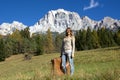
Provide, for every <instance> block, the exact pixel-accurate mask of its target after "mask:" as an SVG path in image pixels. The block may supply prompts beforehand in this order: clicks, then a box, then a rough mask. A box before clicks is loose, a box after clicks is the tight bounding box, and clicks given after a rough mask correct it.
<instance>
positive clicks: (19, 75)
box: [0, 47, 120, 80]
mask: <svg viewBox="0 0 120 80" xmlns="http://www.w3.org/2000/svg"><path fill="white" fill-rule="evenodd" d="M59 55H60V54H58V53H55V54H45V55H41V56H34V57H32V59H31V60H28V61H24V60H23V55H14V56H12V57H10V58H8V59H7V60H6V61H4V62H0V80H41V79H42V80H43V79H45V80H53V79H54V80H57V79H59V80H61V79H62V80H63V79H66V80H68V79H71V80H74V79H77V80H78V79H80V80H120V75H119V74H120V47H115V48H105V49H97V50H88V51H79V52H76V53H75V58H74V63H75V73H74V75H73V76H72V77H70V76H62V77H58V76H57V77H52V78H51V63H50V60H51V59H53V58H56V57H59Z"/></svg>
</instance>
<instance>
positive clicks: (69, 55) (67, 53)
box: [62, 52, 74, 75]
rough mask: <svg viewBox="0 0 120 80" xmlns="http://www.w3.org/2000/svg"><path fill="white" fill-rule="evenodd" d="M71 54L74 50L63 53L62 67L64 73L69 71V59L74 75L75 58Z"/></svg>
mask: <svg viewBox="0 0 120 80" xmlns="http://www.w3.org/2000/svg"><path fill="white" fill-rule="evenodd" d="M71 54H72V52H64V53H62V68H63V71H64V73H65V74H66V72H67V69H66V62H67V60H68V61H69V64H70V74H71V75H73V73H74V63H73V58H72V56H71Z"/></svg>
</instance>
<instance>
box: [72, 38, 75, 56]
mask: <svg viewBox="0 0 120 80" xmlns="http://www.w3.org/2000/svg"><path fill="white" fill-rule="evenodd" d="M74 52H75V37H74V36H72V57H74Z"/></svg>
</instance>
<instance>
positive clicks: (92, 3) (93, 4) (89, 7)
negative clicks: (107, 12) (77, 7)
mask: <svg viewBox="0 0 120 80" xmlns="http://www.w3.org/2000/svg"><path fill="white" fill-rule="evenodd" d="M97 6H99V3H98V2H95V1H94V0H90V5H89V6H85V7H84V8H83V10H88V9H92V8H95V7H97Z"/></svg>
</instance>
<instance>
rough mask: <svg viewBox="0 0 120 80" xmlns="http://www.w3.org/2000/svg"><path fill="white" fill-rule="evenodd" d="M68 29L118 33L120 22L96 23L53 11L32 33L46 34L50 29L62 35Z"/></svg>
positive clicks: (38, 23) (103, 21)
mask: <svg viewBox="0 0 120 80" xmlns="http://www.w3.org/2000/svg"><path fill="white" fill-rule="evenodd" d="M67 27H70V28H71V29H72V30H80V29H85V30H86V29H87V28H88V27H90V28H91V29H96V30H97V29H98V28H102V27H105V28H107V29H110V30H113V31H116V30H118V28H120V20H115V19H112V18H110V17H104V19H103V20H101V21H95V20H92V19H90V18H89V17H87V16H84V17H80V16H79V15H78V14H77V13H76V12H70V11H66V10H64V9H58V10H51V11H49V12H48V13H47V14H46V15H45V16H44V17H43V18H42V19H40V20H39V21H38V22H37V23H36V24H35V25H33V26H31V27H30V32H31V34H32V33H44V32H46V31H47V30H48V28H50V30H51V32H58V33H62V32H64V31H65V29H66V28H67Z"/></svg>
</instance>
